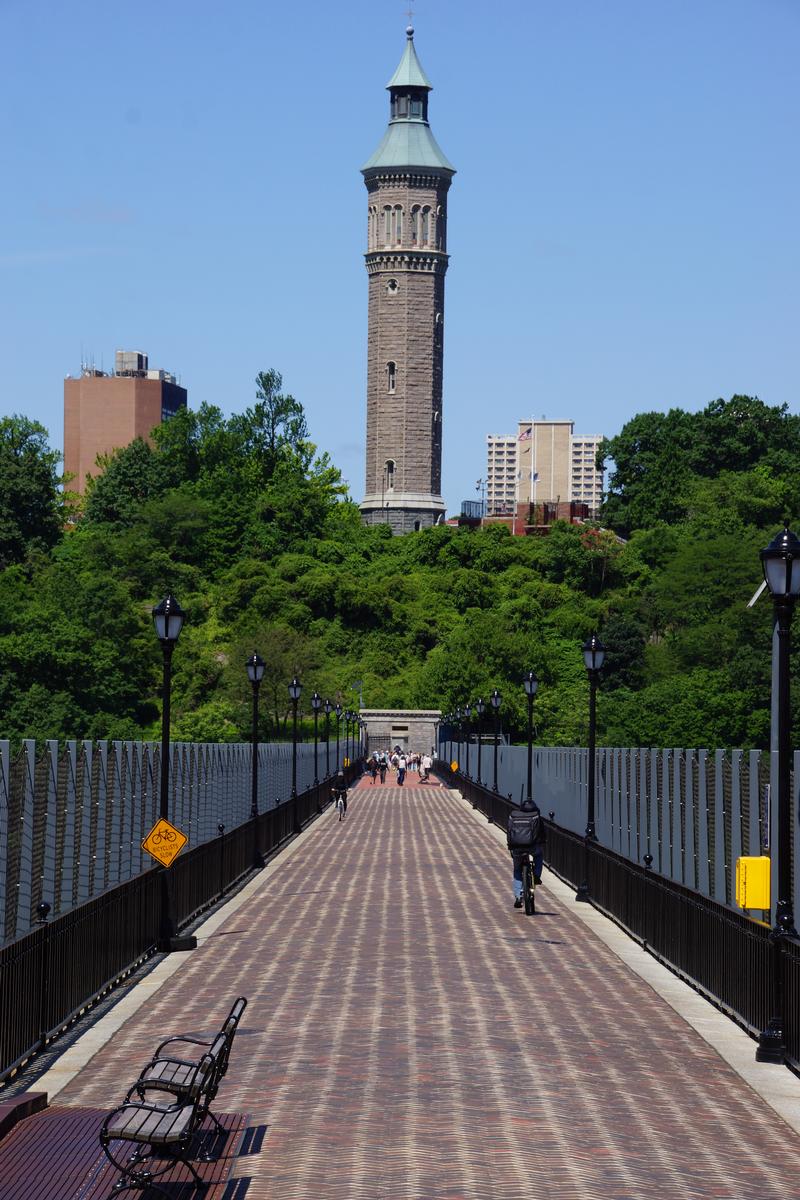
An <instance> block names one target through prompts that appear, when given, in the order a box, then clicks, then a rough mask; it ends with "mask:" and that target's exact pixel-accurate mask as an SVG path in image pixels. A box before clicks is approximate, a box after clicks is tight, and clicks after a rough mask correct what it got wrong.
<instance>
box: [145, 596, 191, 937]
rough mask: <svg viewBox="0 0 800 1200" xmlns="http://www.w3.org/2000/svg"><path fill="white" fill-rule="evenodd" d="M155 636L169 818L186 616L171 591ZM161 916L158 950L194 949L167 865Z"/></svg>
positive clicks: (162, 805)
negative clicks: (173, 720) (184, 932)
mask: <svg viewBox="0 0 800 1200" xmlns="http://www.w3.org/2000/svg"><path fill="white" fill-rule="evenodd" d="M152 616H153V626H154V628H155V632H156V637H157V638H158V640H159V642H160V643H161V652H162V659H163V662H162V683H161V687H162V691H161V695H162V704H161V792H160V796H159V816H160V817H161V818H162V819H163V820H164V821H168V820H169V773H170V747H169V732H170V703H171V699H172V652H173V650H174V649H175V645H176V643H177V641H178V638H179V637H180V634H181V629H182V628H183V622H184V619H185V617H186V614H185V613H184V611H183V609H182V608H181V606H180V604H179V603H178V601H177V600H176V599H175V597H174V596H173V595H172V593H171V592H170V593H169V595H168V596H165V597H164V599H163V600H162V601H161V602H160V603H159V604H156V605H155V606H154V608H153V610H152ZM160 869H161V882H160V892H161V906H160V907H161V915H160V925H159V936H158V948H159V950H164V951H170V950H194V948H195V947H196V946H197V939H196V938H195V937H192V936H191V935H189V936H185V937H181V936H179V934H178V928H177V924H176V921H175V912H174V904H173V896H172V878H171V876H170V873H169V871H168V870H167V868H166V867H161V868H160Z"/></svg>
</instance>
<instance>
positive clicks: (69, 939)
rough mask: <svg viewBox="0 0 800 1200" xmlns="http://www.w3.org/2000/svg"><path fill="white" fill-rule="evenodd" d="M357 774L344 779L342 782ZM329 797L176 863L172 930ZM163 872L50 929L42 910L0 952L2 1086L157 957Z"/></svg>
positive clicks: (306, 797)
mask: <svg viewBox="0 0 800 1200" xmlns="http://www.w3.org/2000/svg"><path fill="white" fill-rule="evenodd" d="M358 770H359V768H358V767H357V766H354V767H349V768H347V769H346V771H345V775H346V778H347V780H348V782H349V781H351V780H352V779H353V778H354V777H355V775H356V774H357V773H358ZM330 791H331V788H330V781H329V780H328V781H322V782H320V783H319V784H317V785H316V786H313V785H312V786H311V787H310V788H307V789H306V790H305V791H304V792H301V793H300V794H299V795H298V796H297V797H296V798H295V799H288V800H284V801H282V802H281V803H279V804H275V805H272V806H271V807H270V808H269V809H267V810H266V811H265V812H261V813H259V815H258V817H257V818H256V820H255V821H253V820H252V819H247V820H245V821H242V822H240V823H239V824H236V825H232V826H231V827H226V829H225V831H224V833H222V834H221V835H220V834H219V833H215V835H214V836H213V837H212V838H208V839H206V840H205V841H203V842H201V843H200V844H199V845H196V846H195V847H194V848H191V849H187V850H185V851H184V852H183V853H182V854H180V855H179V856H178V858H177V859H176V860H175V862H174V863H173V865H172V866H171V867H170V868H169V870H170V881H171V884H172V894H173V902H174V911H175V916H176V921H177V924H178V925H179V926H184V927H185V926H186V925H187V924H189V923H190V922H191V921H192V920H193V919H194V918H195V917H197V915H198V914H199V913H200V912H202V911H203V910H204V909H205V908H208V907H209V906H210V905H212V904H214V903H216V902H217V901H218V900H219V899H220V898H221V897H222V896H223V895H224V894H225V893H226V892H227V891H228V890H229V889H230V888H231V887H232V886H234V885H235V884H237V883H238V882H239V881H240V880H241V879H243V878H244V877H245V876H246V875H247V874H248V873H249V872H250V871H251V870H253V862H254V857H255V851H256V850H258V851H259V852H260V853H261V854H262V855H264V856H266V855H269V854H273V853H275V852H276V851H278V850H280V848H281V847H282V846H283V845H284V844H285V843H286V842H287V841H288V840H289V839H290V838H291V837H292V836H293V835H294V834H295V833H298V832H299V831H300V830H301V829H302V828H303V827H304V826H305V825H306V824H308V822H309V821H310V820H312V819H313V818H314V817H315V816H316V815H317V814H318V813H320V812H322V810H323V809H324V807H325V806H326V805H327V803H328V802H329V800H330ZM248 812H249V809H248ZM221 823H222V822H220V824H221ZM163 870H164V868H162V867H156V866H153V867H151V868H149V869H146V870H143V871H141V872H140V873H139V874H137V875H134V876H133V877H132V878H130V879H128V880H126V881H125V882H122V883H117V884H116V885H114V886H112V887H109V888H107V889H106V890H104V891H103V892H101V893H100V894H99V895H97V896H95V897H93V898H90V899H89V900H87V901H85V902H84V903H82V904H78V905H76V906H75V907H73V908H71V909H70V910H69V911H67V912H65V913H63V914H62V915H60V916H56V917H55V919H53V920H48V919H47V917H48V914H47V912H46V908H47V904H46V902H43V903H40V905H39V909H38V913H37V919H38V923H37V924H36V927H35V928H34V929H32V930H31V931H30V932H29V933H27V934H26V935H25V936H23V937H21V938H18V939H16V940H15V941H12V942H8V943H6V945H4V946H2V947H0V1083H2V1081H3V1080H5V1079H7V1078H8V1077H9V1076H10V1075H12V1074H13V1073H14V1072H15V1071H16V1070H17V1069H18V1068H19V1067H20V1065H21V1064H22V1063H24V1062H25V1061H26V1060H28V1059H30V1058H31V1056H32V1055H33V1054H35V1053H36V1052H37V1051H38V1050H40V1049H42V1048H43V1047H44V1046H46V1045H47V1044H48V1043H49V1042H51V1041H52V1040H53V1039H54V1038H55V1037H57V1036H58V1034H59V1033H60V1032H62V1031H63V1030H64V1029H65V1028H66V1027H67V1026H69V1025H70V1024H71V1022H72V1021H73V1020H74V1019H75V1017H76V1016H77V1015H78V1014H79V1013H80V1012H82V1011H83V1010H84V1009H86V1008H87V1007H89V1006H90V1005H91V1004H92V1003H94V1002H95V1001H96V1000H97V999H98V998H99V997H101V996H103V995H104V994H105V993H106V992H108V991H109V990H110V989H111V988H112V987H114V986H115V985H116V984H118V983H119V982H120V981H121V980H122V979H124V978H125V977H126V976H128V975H129V974H130V973H131V971H133V970H134V969H135V968H136V967H137V966H139V965H140V964H141V963H142V962H143V961H144V960H145V959H146V958H148V957H149V956H150V955H151V954H153V953H154V951H155V947H156V941H157V938H158V932H159V914H160V907H159V899H160V876H161V873H162V871H163Z"/></svg>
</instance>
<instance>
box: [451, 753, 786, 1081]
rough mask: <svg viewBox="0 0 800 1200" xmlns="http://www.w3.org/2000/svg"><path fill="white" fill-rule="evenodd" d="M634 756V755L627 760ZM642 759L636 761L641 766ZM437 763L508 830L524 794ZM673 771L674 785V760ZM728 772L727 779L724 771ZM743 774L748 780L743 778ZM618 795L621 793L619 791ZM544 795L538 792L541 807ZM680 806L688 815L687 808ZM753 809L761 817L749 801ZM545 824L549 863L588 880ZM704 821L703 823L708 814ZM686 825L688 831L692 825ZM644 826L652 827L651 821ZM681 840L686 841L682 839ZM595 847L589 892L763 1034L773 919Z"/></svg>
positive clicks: (564, 833)
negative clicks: (506, 791) (486, 783)
mask: <svg viewBox="0 0 800 1200" xmlns="http://www.w3.org/2000/svg"><path fill="white" fill-rule="evenodd" d="M558 754H559V756H560V757H559V760H558V761H559V766H560V768H562V769H563V771H564V773H565V774H568V773H570V772H572V771H573V770H574V771H575V773H576V774H578V773H579V767H580V762H579V759H576V758H570V756H569V755H564V752H563V751H561V750H559V751H558ZM619 761H620V762H621V763H622V762H624V761H626V760H624V759H622V758H621V759H620V760H619ZM630 761H631V760H630V759H628V760H627V763H628V765H630ZM735 762H736V759H732V763H734V764H735ZM663 763H664V760H663V759H662V786H665V784H664V780H668V779H669V778H670V775H669V774H668V773H666V772H665V771H664V769H663ZM640 765H641V764H640V763H637V764H636V766H637V770H638V768H639V767H640ZM715 765H719V764H715ZM683 766H685V763H683V764H682V768H683ZM648 767H649V768H650V769H651V770H653V771H654V773H655V775H656V777H658V771H657V764H654V763H652V762H650V763H648ZM437 769H438V771H439V774H441V775H443V776H444V777H445V778H446V779H447V780H448V782H450V783H451V784H452V786H453V787H456V788H458V789H459V790H460V791H461V794H462V795H463V796H464V797H465V799H466V800H468V801H469V802H470V803H471V804H472V805H473V807H474V808H477V809H478V810H479V811H480V812H482V813H484V814H485V816H486V817H488V819H489V821H491V822H493V823H494V824H497V825H500V826H501V827H505V825H506V823H507V821H508V814H509V812H510V810H511V807H512V804H513V803H515V802H516V800H518V797H515V798H513V799H512V797H511V796H503V795H501V794H500V793H499V790H498V792H494V791H493V790H492V789H490V788H487V787H486V786H484V785H482V784H479V783H478V782H477V780H475V779H469V778H466V777H465V776H464V775H463V774H461V773H460V772H454V771H451V770H450V768H449V767H447V766H446V765H445V764H444V762H440V764H439V765H438V767H437ZM735 771H736V768H735V766H732V773H731V781H732V780H733V778H734V777H735ZM751 773H752V760H751ZM718 777H719V776H718ZM751 777H752V774H751ZM671 778H672V779H673V782H674V780H675V772H674V763H673V771H672V775H671ZM721 778H722V781H723V786H724V781H725V771H724V769H723V770H722V772H721ZM739 778H740V781H741V778H742V776H741V775H740V776H739ZM628 779H630V775H628ZM573 782H575V779H573ZM748 782H750V780H748ZM614 794H615V795H617V796H618V795H619V792H617V793H614ZM677 796H678V793H677V792H676V793H675V797H676V799H675V800H674V802H673V808H672V810H671V815H672V816H673V818H674V816H675V812H676V810H678V809H679V808H680V805H679V804H678V802H677ZM541 800H542V797H541V796H540V797H539V803H540V805H541ZM542 808H543V806H542ZM732 810H733V811H735V806H732ZM543 811H544V808H543ZM551 811H552V810H551ZM680 811H682V812H683V814H684V816H685V815H686V812H687V809H685V808H683V809H680ZM662 815H663V809H662ZM750 816H751V818H752V819H753V821H754V822H755V821H756V817H754V816H753V807H752V806H751V808H750ZM584 820H585V817H584ZM545 823H546V826H547V849H546V855H545V861H546V862H547V864H548V866H550V867H551V868H552V869H553V870H554V871H555V872H556V874H557V875H560V876H561V878H562V879H564V880H566V881H567V882H568V883H571V884H573V885H575V886H577V884H578V883H579V882H580V881H581V880H582V879H583V878H584V853H585V843H584V839H583V837H582V836H580V835H579V834H578V833H577V832H576V831H574V830H572V829H567V828H564V827H563V826H562V825H561V823H560V822H559V821H558V820H557V819H546V822H545ZM655 824H656V822H655V820H654V826H655ZM700 824H701V826H702V821H701V823H700ZM662 828H663V830H665V831H668V828H669V826H668V822H664V824H663V826H662ZM683 828H684V830H685V829H686V828H687V825H686V823H684V825H683ZM731 828H732V830H735V822H732V824H731ZM643 829H644V830H645V831H646V827H643ZM682 844H683V845H684V848H685V843H682ZM696 844H697V842H696V841H695V845H696ZM732 844H733V842H732ZM589 854H590V860H589V880H590V899H591V902H592V903H593V904H595V905H596V906H597V907H598V908H599V909H601V910H602V911H604V912H605V913H607V914H608V915H609V916H611V917H613V918H614V919H615V920H616V921H617V922H618V923H619V924H620V925H621V926H622V927H623V928H624V929H626V930H627V932H628V933H630V934H632V935H633V936H634V937H635V938H637V939H638V940H639V941H641V943H642V944H643V945H644V947H645V948H646V949H647V950H648V951H650V953H652V954H653V955H655V957H656V958H658V959H660V960H661V961H662V962H664V963H665V964H666V965H667V966H669V967H670V968H671V969H672V970H673V971H675V972H676V974H678V975H680V976H681V977H682V978H684V979H686V980H687V981H688V982H690V983H691V984H692V985H693V986H694V987H696V988H697V989H698V990H699V991H701V992H702V993H703V994H704V995H706V996H708V997H709V998H710V999H711V1000H713V1002H714V1003H715V1004H717V1005H718V1006H719V1007H721V1008H722V1009H724V1010H725V1011H726V1012H727V1013H729V1014H730V1015H731V1016H732V1017H734V1018H735V1019H736V1020H737V1021H738V1022H739V1023H740V1024H741V1025H742V1026H744V1028H745V1029H747V1030H748V1032H749V1033H751V1034H752V1035H757V1034H758V1033H760V1032H761V1031H762V1030H763V1029H765V1028H766V1026H767V1023H768V1021H769V1019H770V1017H771V1016H772V1015H773V1014H774V1012H775V1004H776V997H775V992H774V987H775V977H774V974H773V971H772V960H771V954H772V950H773V947H772V943H771V939H770V930H769V926H768V925H767V924H766V923H765V922H763V921H759V920H754V919H751V918H750V917H748V916H746V915H745V914H743V913H741V912H736V911H734V910H733V909H732V908H731V907H730V905H728V904H727V903H725V902H724V901H723V900H718V899H715V898H713V897H710V896H707V895H703V894H701V893H700V892H699V891H698V890H697V889H695V888H693V887H692V885H687V884H686V883H685V882H683V881H682V880H679V879H676V878H673V877H672V876H671V875H669V874H666V873H664V874H662V873H659V872H658V871H656V870H655V863H654V864H653V867H652V868H648V867H647V866H644V865H642V864H640V863H638V862H635V861H633V855H632V854H631V855H630V857H628V856H627V855H623V854H621V853H619V852H617V851H616V850H612V849H610V848H609V847H607V846H605V845H603V844H602V843H600V842H595V843H593V844H591V845H590V847H589ZM684 860H685V861H687V862H689V863H690V864H691V863H693V862H694V853H693V852H692V853H686V854H685V855H684ZM670 861H671V860H670ZM665 865H666V864H665ZM780 952H781V957H782V964H781V966H782V970H783V975H784V986H785V992H786V1000H785V1013H784V1016H785V1033H786V1047H787V1053H786V1060H787V1062H788V1063H789V1064H790V1065H791V1066H792V1067H793V1068H794V1069H795V1070H798V1069H800V943H798V942H796V941H785V942H784V943H783V944H782V945H781V949H780Z"/></svg>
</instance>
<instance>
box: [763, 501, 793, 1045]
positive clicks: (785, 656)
mask: <svg viewBox="0 0 800 1200" xmlns="http://www.w3.org/2000/svg"><path fill="white" fill-rule="evenodd" d="M761 566H762V568H763V571H764V579H765V580H766V582H767V587H768V588H769V590H770V594H771V596H772V601H773V604H774V607H775V624H776V627H777V633H778V636H777V676H778V679H777V692H778V695H777V701H778V703H777V731H776V733H777V738H776V741H777V759H778V762H777V775H778V777H777V780H776V782H777V785H778V786H777V793H778V794H777V818H778V819H777V839H776V841H777V844H776V845H775V846H773V848H772V856H773V858H777V862H776V864H775V866H774V868H773V878H775V880H776V883H777V893H776V896H775V908H774V912H775V921H774V924H773V926H772V930H771V932H770V941H771V943H772V970H773V1004H774V1006H775V1007H774V1010H773V1013H774V1015H773V1016H772V1018H771V1019H770V1022H769V1024H768V1025H767V1027H766V1029H764V1030H762V1031H761V1033H760V1034H759V1037H758V1048H757V1050H756V1058H757V1059H758V1060H759V1062H774V1063H782V1062H783V1061H784V1059H785V1056H786V990H785V982H784V963H783V956H784V955H783V949H784V944H785V942H786V939H787V938H796V937H797V931H796V929H795V927H794V913H793V911H792V877H791V870H792V867H791V853H792V849H791V847H792V790H791V770H792V743H791V707H790V704H791V699H790V686H789V655H790V651H791V627H792V613H793V611H794V606H795V603H796V601H797V598H798V596H800V540H798V538H797V537H796V536H795V535H794V534H793V533H792V531H791V529H790V528H789V522H788V521H786V522H785V523H784V528H783V530H782V531H781V532H780V533H778V534H776V535H775V537H774V538H773V539H772V541H771V542H770V544H769V545H768V546H767V547H766V548H765V549H764V550H762V551H761Z"/></svg>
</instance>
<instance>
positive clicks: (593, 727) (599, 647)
mask: <svg viewBox="0 0 800 1200" xmlns="http://www.w3.org/2000/svg"><path fill="white" fill-rule="evenodd" d="M582 651H583V661H584V664H585V666H586V671H587V673H588V676H589V778H588V781H587V784H588V800H587V806H586V807H587V814H586V835H585V837H584V839H583V879H582V880H581V882H580V884H579V885H578V890H577V892H576V893H575V899H576V900H583V901H588V899H589V859H590V847H591V844H592V842H596V841H597V833H596V831H595V825H594V804H595V766H596V762H595V759H596V757H597V752H596V748H595V747H596V741H597V682H598V679H599V676H600V669H601V667H602V666H603V663H604V662H605V660H606V648H605V646H604V645H603V643H602V642H601V641H600V638H599V637H598V636H597V634H596V633H593V634H592V636H591V637H590V638H587V639H586V641H585V642H584V643H583V647H582Z"/></svg>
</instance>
